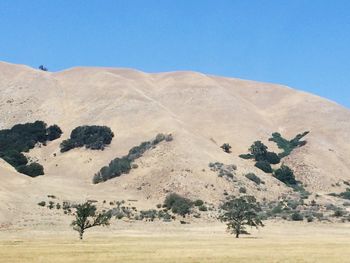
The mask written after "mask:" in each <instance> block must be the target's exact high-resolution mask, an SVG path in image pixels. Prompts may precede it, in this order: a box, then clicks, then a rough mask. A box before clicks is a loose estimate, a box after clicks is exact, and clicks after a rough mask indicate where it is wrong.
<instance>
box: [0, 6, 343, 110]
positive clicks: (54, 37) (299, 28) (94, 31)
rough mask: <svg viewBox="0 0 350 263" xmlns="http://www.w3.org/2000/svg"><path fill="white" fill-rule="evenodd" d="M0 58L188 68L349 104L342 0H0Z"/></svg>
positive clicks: (54, 64) (53, 66)
mask: <svg viewBox="0 0 350 263" xmlns="http://www.w3.org/2000/svg"><path fill="white" fill-rule="evenodd" d="M0 60H3V61H7V62H12V63H21V64H27V65H30V66H33V67H37V66H39V65H40V64H44V65H46V66H47V67H48V68H49V70H52V71H58V70H62V69H65V68H69V67H73V66H79V65H82V66H112V67H130V68H136V69H139V70H143V71H146V72H161V71H174V70H194V71H200V72H203V73H209V74H215V75H224V76H230V77H239V78H244V79H252V80H259V81H267V82H274V83H281V84H285V85H288V86H291V87H294V88H297V89H301V90H305V91H309V92H312V93H315V94H318V95H321V96H323V97H327V98H329V99H331V100H334V101H337V102H338V103H340V104H343V105H345V106H346V107H348V108H350V87H349V85H350V1H348V0H343V1H342V0H265V1H264V0H256V1H253V0H240V1H238V0H228V1H224V0H223V1H220V0H217V1H205V0H173V1H168V0H143V1H141V0H139V1H136V0H124V1H117V0H110V1H107V0H99V1H98V0H95V1H93V0H80V1H78V0H60V1H58V0H57V1H54V0H52V1H50V0H32V1H29V0H23V1H18V0H0Z"/></svg>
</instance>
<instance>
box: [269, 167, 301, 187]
mask: <svg viewBox="0 0 350 263" xmlns="http://www.w3.org/2000/svg"><path fill="white" fill-rule="evenodd" d="M274 177H275V178H276V179H278V180H280V181H281V182H283V183H285V184H286V185H288V186H293V185H296V184H297V181H296V180H295V176H294V173H293V170H292V169H290V168H289V167H288V166H286V165H284V164H282V166H281V168H279V169H277V170H276V171H275V173H274Z"/></svg>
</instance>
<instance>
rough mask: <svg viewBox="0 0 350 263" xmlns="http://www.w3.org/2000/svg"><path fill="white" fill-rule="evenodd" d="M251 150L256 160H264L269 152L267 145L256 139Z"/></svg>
mask: <svg viewBox="0 0 350 263" xmlns="http://www.w3.org/2000/svg"><path fill="white" fill-rule="evenodd" d="M249 151H250V153H251V154H252V155H253V156H254V158H255V161H264V160H265V156H266V154H267V146H266V145H265V144H263V143H262V142H261V141H255V142H254V143H253V144H252V145H251V146H250V148H249Z"/></svg>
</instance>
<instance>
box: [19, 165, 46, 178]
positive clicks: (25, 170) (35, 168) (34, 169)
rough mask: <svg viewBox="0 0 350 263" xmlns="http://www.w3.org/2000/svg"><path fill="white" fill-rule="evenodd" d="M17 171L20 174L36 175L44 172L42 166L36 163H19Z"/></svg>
mask: <svg viewBox="0 0 350 263" xmlns="http://www.w3.org/2000/svg"><path fill="white" fill-rule="evenodd" d="M16 169H17V171H18V172H19V173H22V174H26V175H29V176H31V177H36V176H39V175H43V174H44V167H43V166H42V165H41V164H38V163H31V164H29V165H21V166H18V167H16Z"/></svg>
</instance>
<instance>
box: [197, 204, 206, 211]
mask: <svg viewBox="0 0 350 263" xmlns="http://www.w3.org/2000/svg"><path fill="white" fill-rule="evenodd" d="M198 210H199V211H201V212H206V211H208V207H206V206H205V205H201V206H199V207H198Z"/></svg>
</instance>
